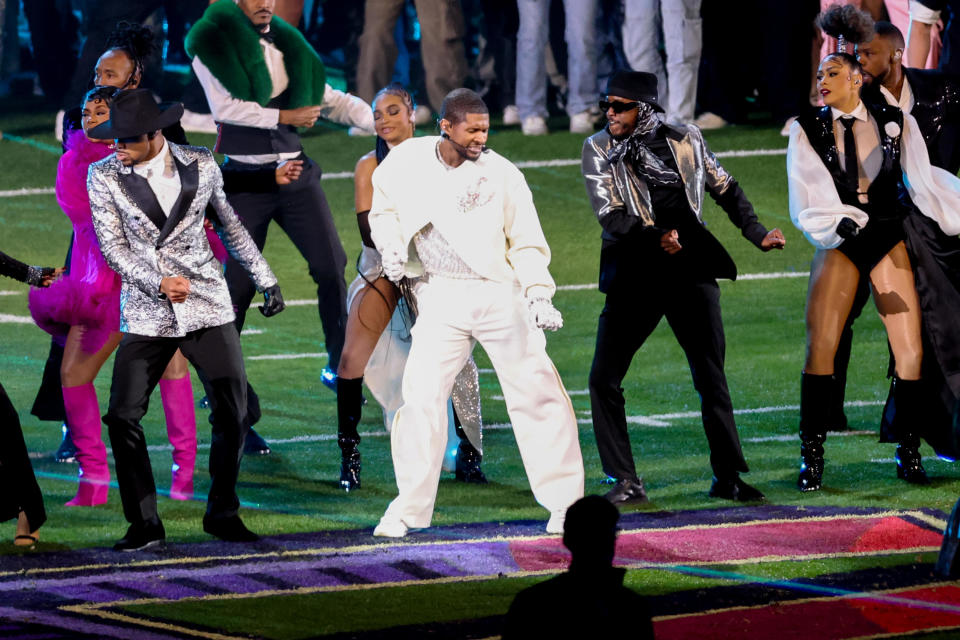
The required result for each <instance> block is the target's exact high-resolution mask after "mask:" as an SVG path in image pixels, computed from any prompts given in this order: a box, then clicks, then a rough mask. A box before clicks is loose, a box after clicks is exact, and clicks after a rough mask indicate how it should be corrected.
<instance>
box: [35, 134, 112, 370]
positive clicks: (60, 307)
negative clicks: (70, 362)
mask: <svg viewBox="0 0 960 640" xmlns="http://www.w3.org/2000/svg"><path fill="white" fill-rule="evenodd" d="M111 153H113V150H112V149H111V148H110V147H109V146H107V145H106V144H103V143H100V142H93V141H91V140H90V139H88V138H87V137H86V136H85V135H84V133H83V131H74V132H72V133H70V135H69V137H68V138H67V152H66V153H65V154H63V156H62V157H61V158H60V163H59V164H58V165H57V186H56V195H57V203H58V204H59V205H60V208H61V209H63V212H64V213H65V214H66V215H67V218H69V219H70V222H71V223H72V224H73V246H72V248H71V252H70V269H69V271H68V272H67V273H66V274H64V275H63V277H61V278H60V279H59V280H57V281H56V282H54V283H53V284H52V285H50V286H49V287H48V288H46V289H38V288H33V289H31V290H30V315H32V316H33V320H34V322H36V323H37V326H39V327H40V328H41V329H43V330H44V331H46V332H47V333H49V334H51V335H52V336H53V337H54V338H55V339H56V340H57V342H59V343H60V344H63V343H64V342H65V341H66V338H67V332H68V331H69V330H70V327H71V326H73V325H83V326H84V327H85V328H86V331H85V333H84V337H83V342H82V344H81V347H82V348H83V350H84V351H86V352H88V353H93V352H96V351H98V350H99V349H100V348H101V347H102V346H103V345H104V343H105V342H106V341H107V338H108V337H109V336H110V334H111V333H112V332H114V331H118V330H119V328H120V276H119V275H117V274H116V272H114V271H113V269H111V268H110V267H108V266H107V263H106V262H105V261H104V259H103V254H102V253H101V252H100V243H99V242H98V241H97V235H96V233H95V232H94V230H93V220H92V218H91V214H90V199H89V196H88V195H87V169H88V168H89V167H90V164H91V163H93V162H96V161H97V160H101V159H103V158H105V157H107V156H108V155H110V154H111Z"/></svg>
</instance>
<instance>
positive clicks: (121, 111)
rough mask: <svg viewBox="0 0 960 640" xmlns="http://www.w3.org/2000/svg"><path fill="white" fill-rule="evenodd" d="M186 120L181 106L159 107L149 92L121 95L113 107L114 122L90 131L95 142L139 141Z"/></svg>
mask: <svg viewBox="0 0 960 640" xmlns="http://www.w3.org/2000/svg"><path fill="white" fill-rule="evenodd" d="M182 116H183V105H182V104H180V103H179V102H171V103H165V104H157V103H156V101H155V100H154V99H153V93H152V92H151V91H150V90H149V89H130V90H128V91H121V92H120V93H118V94H117V95H116V97H115V98H114V99H113V102H111V103H110V119H109V120H107V121H106V122H104V123H102V124H99V125H97V126H96V127H94V128H93V129H91V130H90V131H89V135H90V137H91V138H95V139H98V140H116V139H118V138H135V137H137V136H142V135H143V134H145V133H151V132H153V131H158V130H160V129H164V128H166V127H169V126H170V125H172V124H174V123H176V122H178V121H179V120H180V118H181V117H182Z"/></svg>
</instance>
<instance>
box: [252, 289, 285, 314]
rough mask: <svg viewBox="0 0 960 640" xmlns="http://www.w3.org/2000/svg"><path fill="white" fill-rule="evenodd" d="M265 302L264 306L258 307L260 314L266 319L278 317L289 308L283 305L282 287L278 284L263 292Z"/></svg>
mask: <svg viewBox="0 0 960 640" xmlns="http://www.w3.org/2000/svg"><path fill="white" fill-rule="evenodd" d="M263 302H264V304H263V306H260V307H257V309H260V313H262V314H263V316H264V317H265V318H269V317H270V316H275V315H277V314H278V313H280V312H281V311H283V309H284V307H286V306H287V305H285V304H284V303H283V294H282V293H280V285H278V284H275V285H273V286H272V287H267V288H266V289H264V290H263Z"/></svg>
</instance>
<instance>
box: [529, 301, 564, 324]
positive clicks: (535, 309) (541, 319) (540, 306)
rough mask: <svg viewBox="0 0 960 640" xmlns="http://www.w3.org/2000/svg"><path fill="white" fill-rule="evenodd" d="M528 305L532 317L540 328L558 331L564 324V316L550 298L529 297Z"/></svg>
mask: <svg viewBox="0 0 960 640" xmlns="http://www.w3.org/2000/svg"><path fill="white" fill-rule="evenodd" d="M527 305H528V308H529V310H530V319H531V320H532V321H533V323H534V324H535V325H537V327H539V328H540V329H544V330H546V331H556V330H557V329H559V328H560V327H562V326H563V316H561V315H560V312H559V311H557V308H556V307H554V306H553V303H552V302H550V299H549V298H542V297H538V298H529V299H528V300H527Z"/></svg>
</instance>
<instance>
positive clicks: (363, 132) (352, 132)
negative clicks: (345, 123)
mask: <svg viewBox="0 0 960 640" xmlns="http://www.w3.org/2000/svg"><path fill="white" fill-rule="evenodd" d="M347 135H348V136H351V137H355V138H364V137H370V136H375V135H377V132H376V131H370V130H369V129H364V128H363V127H350V128H349V129H347Z"/></svg>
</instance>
